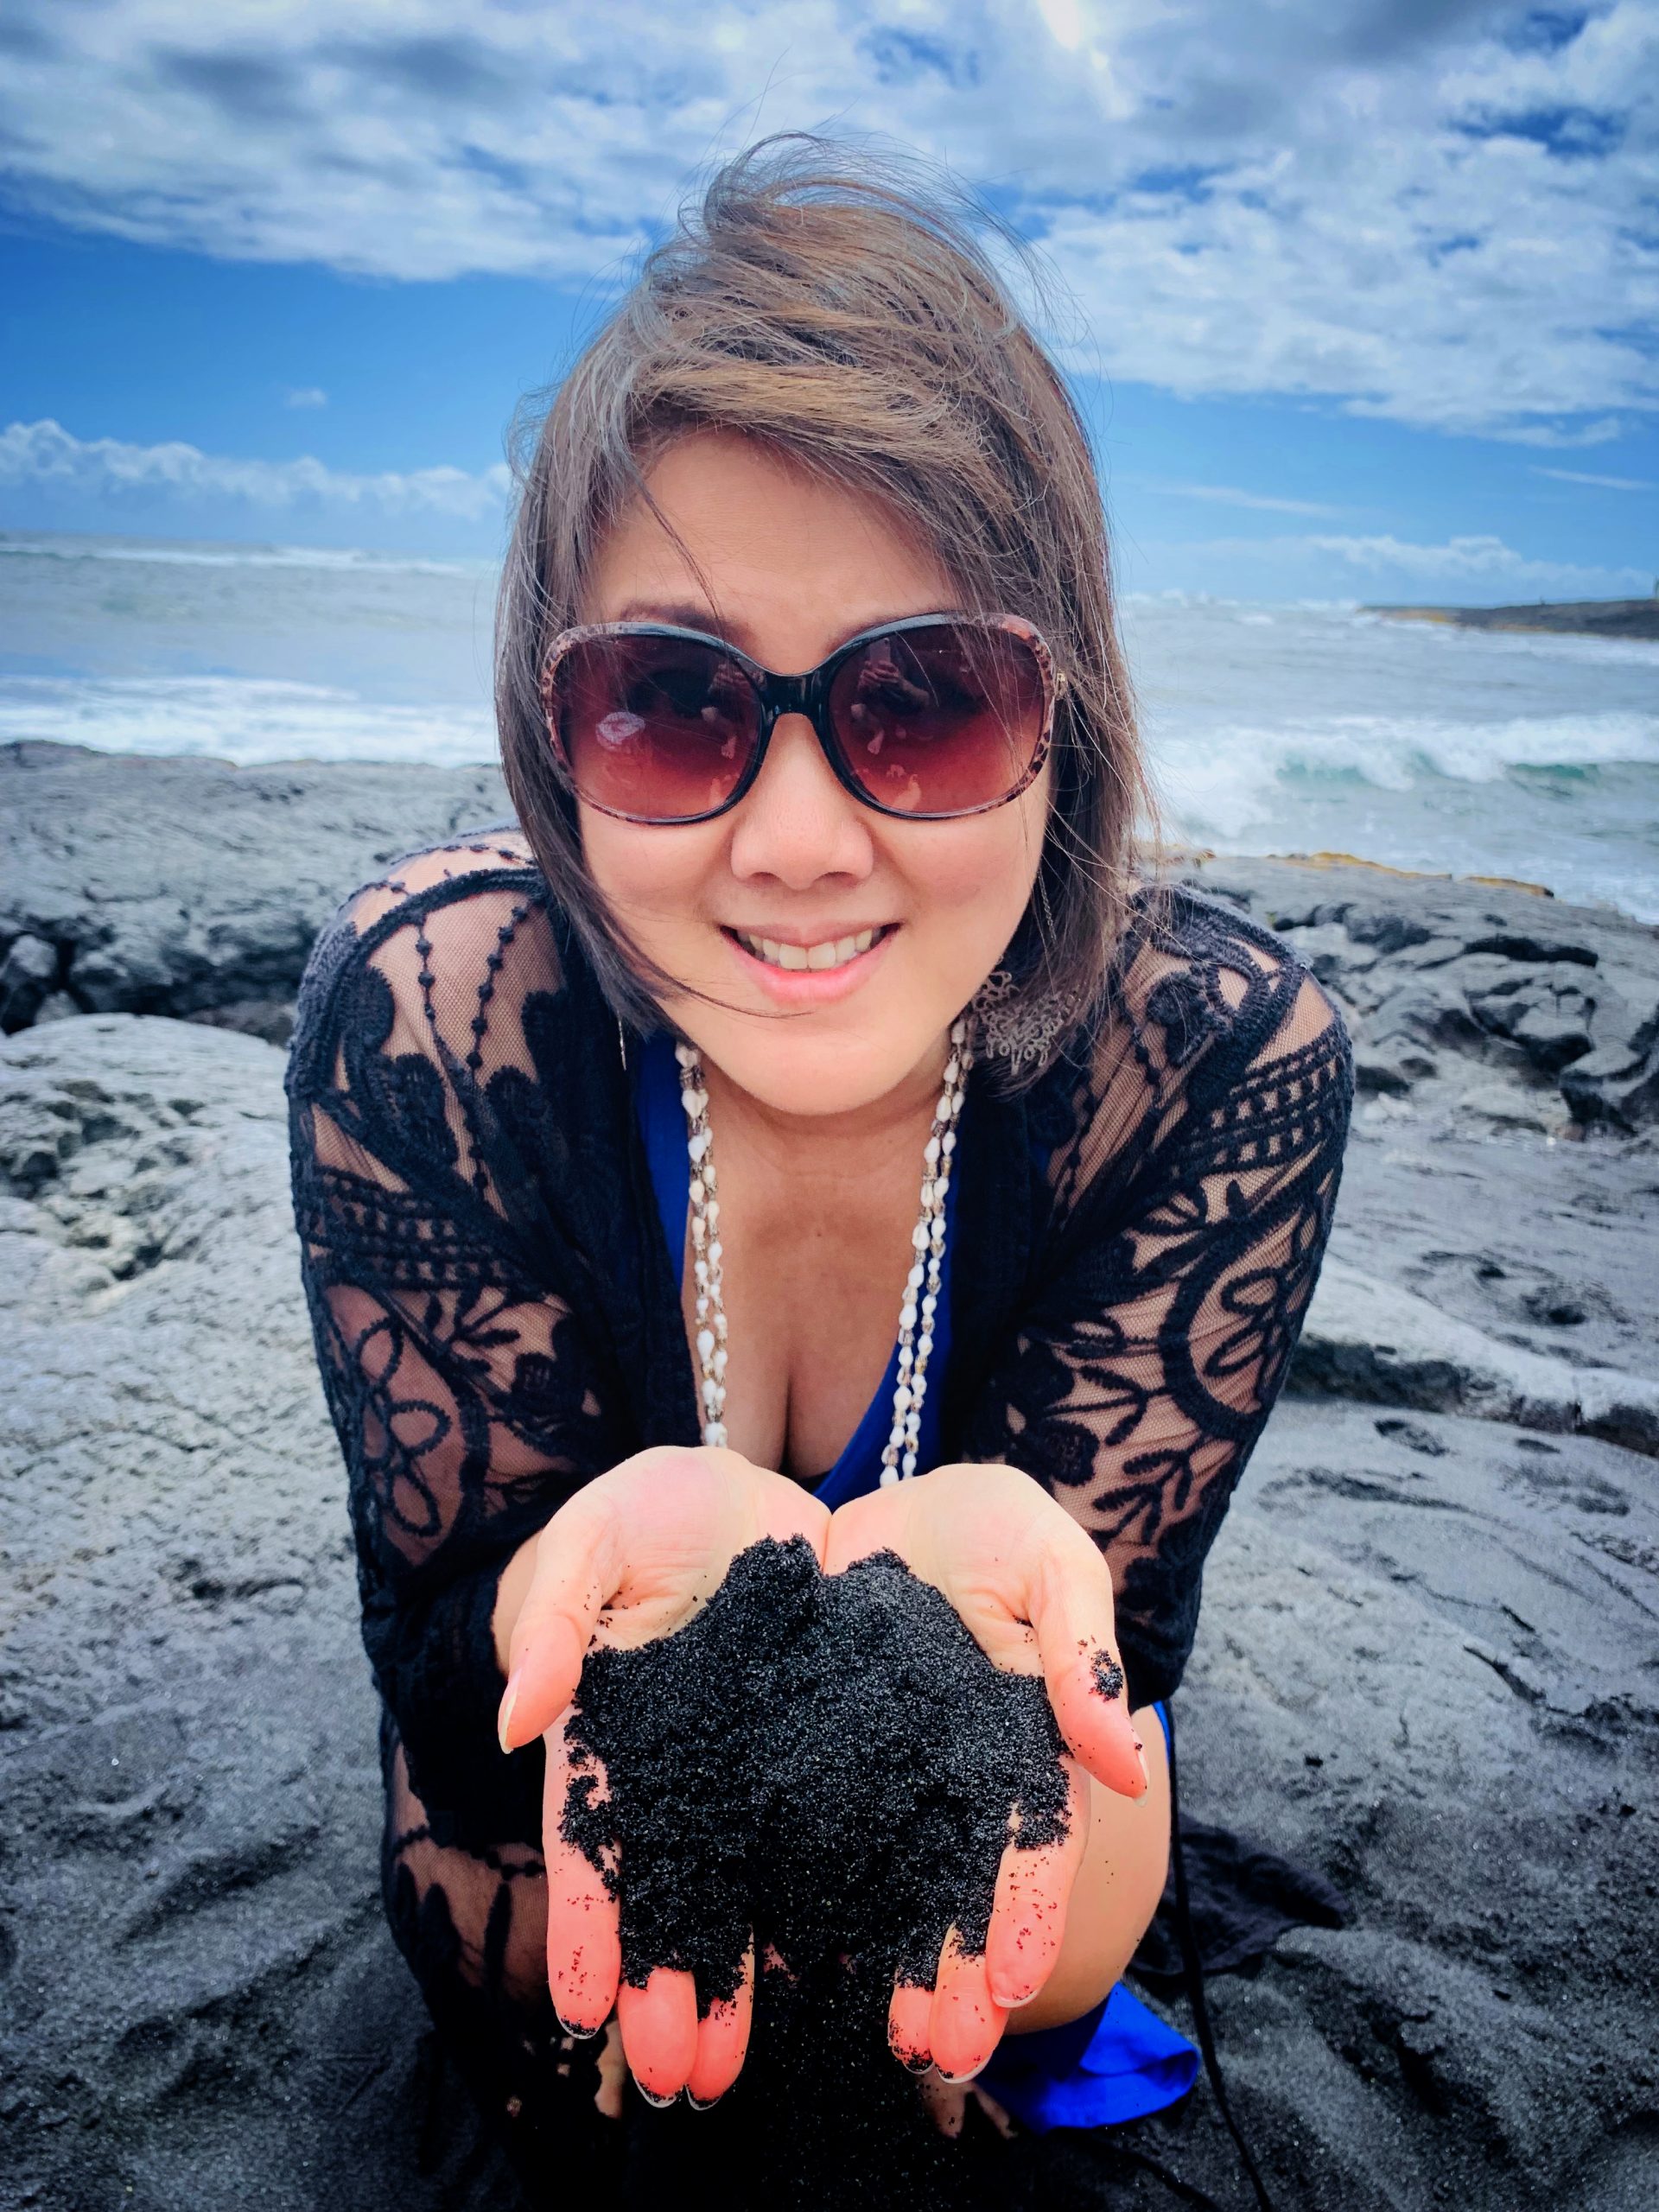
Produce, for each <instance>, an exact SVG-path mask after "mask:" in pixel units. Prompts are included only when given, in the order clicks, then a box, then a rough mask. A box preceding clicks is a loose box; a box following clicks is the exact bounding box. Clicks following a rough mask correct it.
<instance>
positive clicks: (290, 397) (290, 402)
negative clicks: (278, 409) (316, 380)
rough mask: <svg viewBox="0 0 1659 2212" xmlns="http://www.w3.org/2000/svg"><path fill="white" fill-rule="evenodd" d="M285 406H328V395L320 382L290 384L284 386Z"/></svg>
mask: <svg viewBox="0 0 1659 2212" xmlns="http://www.w3.org/2000/svg"><path fill="white" fill-rule="evenodd" d="M327 404H328V395H327V392H326V391H324V390H323V388H322V386H321V385H320V384H300V385H293V384H291V385H285V386H284V387H283V406H284V407H326V406H327Z"/></svg>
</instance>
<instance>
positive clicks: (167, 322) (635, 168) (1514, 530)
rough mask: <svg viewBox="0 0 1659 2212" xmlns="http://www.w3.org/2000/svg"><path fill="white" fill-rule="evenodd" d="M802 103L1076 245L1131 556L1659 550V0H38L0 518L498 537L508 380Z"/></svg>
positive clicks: (2, 253) (1181, 578)
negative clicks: (674, 0) (1540, 2)
mask: <svg viewBox="0 0 1659 2212" xmlns="http://www.w3.org/2000/svg"><path fill="white" fill-rule="evenodd" d="M796 129H800V130H819V131H825V132H828V133H829V134H831V135H833V136H836V137H844V138H849V139H851V140H853V141H855V142H856V143H874V144H878V145H881V144H885V145H893V144H897V145H899V146H902V147H905V148H909V149H914V150H915V151H916V152H918V153H919V154H921V155H923V156H927V157H929V158H931V159H932V160H934V161H938V162H944V163H947V164H948V165H949V167H950V169H951V170H952V172H953V173H954V174H955V175H957V176H958V177H959V178H961V179H962V180H963V181H965V182H966V183H968V184H969V186H971V187H972V188H974V189H975V190H976V192H978V193H979V194H982V196H983V197H984V198H985V199H986V200H988V203H989V204H990V205H991V206H993V207H995V209H996V210H997V211H998V212H999V213H1001V214H1002V215H1004V216H1005V217H1007V219H1010V220H1012V221H1013V222H1014V225H1015V226H1016V227H1017V228H1018V229H1019V231H1020V232H1021V234H1022V235H1024V236H1025V237H1026V238H1028V239H1030V240H1031V241H1032V242H1033V245H1035V246H1036V247H1037V248H1038V250H1039V253H1040V255H1041V256H1042V257H1043V262H1044V264H1045V266H1046V269H1047V270H1048V271H1049V273H1050V276H1051V278H1052V280H1053V281H1052V290H1051V297H1050V301H1049V304H1048V305H1047V307H1046V308H1043V309H1042V310H1041V321H1040V327H1041V328H1042V331H1043V334H1044V336H1045V338H1046V340H1047V342H1048V343H1049V344H1050V345H1051V346H1052V349H1053V350H1054V351H1055V353H1057V355H1058V358H1059V359H1060V360H1061V363H1062V365H1064V367H1065V370H1066V372H1067V373H1068V374H1069V375H1070V376H1071V378H1072V379H1073V382H1074V385H1075V387H1076V389H1077V395H1078V397H1079V400H1080V402H1081V404H1082V406H1083V410H1084V415H1085V417H1086V419H1087V421H1088V423H1089V424H1090V429H1091V432H1092V434H1093V435H1094V437H1095V441H1096V448H1097V451H1098V454H1099V458H1100V461H1101V466H1102V471H1103V478H1104V480H1105V484H1106V488H1107V495H1108V500H1109V508H1110V512H1111V515H1112V518H1113V524H1114V531H1115V535H1116V544H1117V554H1118V561H1119V568H1120V574H1121V575H1122V580H1123V582H1125V583H1126V584H1127V586H1128V588H1132V589H1140V590H1147V591H1169V590H1187V591H1205V592H1213V593H1217V594H1225V595H1230V596H1236V597H1246V598H1253V599H1264V600H1278V599H1294V598H1315V599H1324V600H1333V599H1357V600H1363V601H1371V600H1379V601H1389V600H1393V601H1466V602H1481V601H1484V602H1494V601H1505V600H1519V599H1537V598H1543V597H1548V598H1599V597H1616V596H1625V595H1629V594H1646V593H1647V592H1649V590H1650V589H1652V588H1654V584H1655V579H1656V575H1659V0H1600V4H1596V5H1592V6H1587V7H1552V8H1537V7H1529V6H1513V5H1504V4H1493V3H1492V0H889V4H885V5H883V4H861V0H768V4H764V5H761V4H749V3H748V0H708V4H704V5H700V6H698V7H697V8H696V9H692V8H688V7H685V6H683V5H676V4H671V0H607V5H606V6H604V7H602V8H601V7H598V6H594V5H582V6H576V5H572V4H559V5H548V4H545V3H544V0H472V4H470V5H469V6H468V7H467V9H466V10H457V9H455V8H454V5H453V0H442V4H439V0H357V4H354V5H347V4H344V0H220V4H219V5H216V6H215V7H214V8H213V9H211V10H210V9H207V8H205V7H203V6H201V5H200V0H75V4H73V5H68V4H65V0H7V5H6V8H5V10H4V12H3V15H0V529H3V530H9V531H24V532H29V531H46V530H73V531H113V532H118V533H121V534H125V535H138V536H166V537H192V538H233V539H238V540H244V541H246V540H260V541H268V542H271V541H274V542H277V543H305V544H318V545H360V546H369V547H375V548H384V549H386V550H397V551H411V552H423V553H430V554H435V555H439V556H445V555H449V556H456V557H468V558H475V557H478V556H489V555H492V554H494V553H495V552H497V551H498V550H499V548H500V545H501V543H502V540H503V536H504V515H505V508H506V502H507V499H508V497H509V495H510V490H511V484H510V477H509V473H508V470H507V467H506V465H505V460H504V454H505V450H506V445H505V438H506V431H507V426H508V423H509V421H510V419H511V417H512V414H513V410H514V409H515V407H516V406H518V404H520V403H521V402H523V401H524V400H525V398H526V397H527V395H531V394H532V393H534V392H535V391H537V390H538V389H544V388H545V387H546V386H548V385H550V383H553V382H555V381H556V378H558V376H559V375H560V374H561V372H563V368H564V367H565V366H566V365H568V364H569V361H570V359H572V358H573V356H574V354H575V351H576V350H578V349H579V347H580V346H581V344H582V340H583V339H584V337H585V335H587V334H589V333H591V332H592V330H593V329H594V327H596V326H597V324H598V322H599V321H601V319H602V317H603V315H604V314H605V312H606V310H607V304H608V303H609V302H612V301H613V300H614V298H615V297H616V296H617V294H618V291H619V289H620V287H621V286H623V285H624V284H625V283H626V280H627V276H628V273H629V270H630V269H631V267H632V265H633V264H634V263H635V262H636V260H637V258H638V257H639V254H640V252H641V251H643V250H644V249H645V247H646V246H647V245H649V244H650V242H651V241H652V239H653V238H658V237H660V236H661V235H662V234H663V232H664V228H665V227H666V226H668V225H670V224H671V222H672V220H673V219H674V215H675V211H676V209H677V207H678V206H679V204H680V203H681V201H682V200H683V198H684V196H685V195H686V194H687V193H688V192H689V191H690V190H692V189H694V188H695V186H696V181H697V180H698V179H699V178H700V177H703V176H706V175H707V174H708V173H709V170H710V168H712V167H713V166H715V164H717V163H718V162H719V161H720V160H721V159H723V158H725V157H727V156H730V155H732V154H734V153H735V152H737V151H738V150H739V149H741V148H742V147H743V146H744V145H746V144H747V143H752V142H753V140H754V139H756V138H758V137H762V136H764V135H766V133H768V132H770V131H774V130H796Z"/></svg>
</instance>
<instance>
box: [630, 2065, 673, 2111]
mask: <svg viewBox="0 0 1659 2212" xmlns="http://www.w3.org/2000/svg"><path fill="white" fill-rule="evenodd" d="M633 2086H634V2088H636V2089H638V2090H639V2094H640V2095H641V2096H642V2097H643V2098H644V2099H645V2102H646V2103H647V2104H648V2105H654V2106H655V2107H656V2108H657V2110H658V2112H666V2111H667V2109H668V2107H669V2106H670V2105H671V2104H672V2103H673V2101H674V2099H675V2097H677V2096H678V2095H679V2094H680V2093H679V2091H678V2090H677V2089H676V2090H675V2091H673V2093H672V2094H671V2095H669V2096H666V2097H657V2096H653V2095H652V2093H651V2091H650V2090H649V2089H648V2088H646V2087H645V2083H644V2082H642V2081H641V2080H640V2079H639V2075H637V2074H636V2075H634V2077H633Z"/></svg>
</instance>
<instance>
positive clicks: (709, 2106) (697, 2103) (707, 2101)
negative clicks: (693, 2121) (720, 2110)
mask: <svg viewBox="0 0 1659 2212" xmlns="http://www.w3.org/2000/svg"><path fill="white" fill-rule="evenodd" d="M725 2094H726V2092H725V2090H724V2089H722V2090H721V2093H720V2097H723V2096H724V2095H725ZM720 2097H694V2096H693V2095H692V2094H691V2092H690V2089H688V2090H687V2091H686V2093H685V2101H686V2102H687V2104H689V2105H690V2107H691V2109H692V2111H693V2112H713V2110H714V2108H715V2106H716V2105H717V2104H718V2103H719V2102H720Z"/></svg>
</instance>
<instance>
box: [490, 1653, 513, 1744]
mask: <svg viewBox="0 0 1659 2212" xmlns="http://www.w3.org/2000/svg"><path fill="white" fill-rule="evenodd" d="M517 1704H518V1671H517V1670H515V1671H514V1672H513V1673H512V1674H511V1675H508V1676H507V1694H506V1695H505V1697H504V1698H503V1699H502V1700H501V1711H500V1713H499V1715H498V1717H497V1719H496V1724H495V1732H496V1735H497V1736H498V1737H499V1739H500V1744H501V1749H502V1750H503V1751H508V1752H510V1751H512V1745H511V1744H510V1743H509V1742H508V1741H507V1731H508V1729H509V1728H511V1727H512V1708H513V1707H514V1706H515V1705H517Z"/></svg>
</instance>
